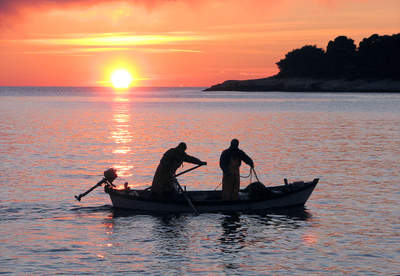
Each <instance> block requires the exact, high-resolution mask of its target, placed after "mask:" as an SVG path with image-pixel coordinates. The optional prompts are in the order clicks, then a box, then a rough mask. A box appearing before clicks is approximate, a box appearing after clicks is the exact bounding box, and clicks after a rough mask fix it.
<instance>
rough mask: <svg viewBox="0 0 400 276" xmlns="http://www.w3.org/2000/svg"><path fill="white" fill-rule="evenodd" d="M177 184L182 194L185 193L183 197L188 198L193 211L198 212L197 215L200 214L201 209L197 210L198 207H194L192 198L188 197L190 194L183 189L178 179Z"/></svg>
mask: <svg viewBox="0 0 400 276" xmlns="http://www.w3.org/2000/svg"><path fill="white" fill-rule="evenodd" d="M175 184H176V186H177V187H178V190H179V191H180V192H181V194H182V195H183V197H184V198H185V199H186V201H187V203H188V204H189V206H190V207H191V208H192V210H193V212H194V213H195V214H196V216H198V215H199V211H197V209H196V207H194V205H193V203H192V200H191V199H190V198H189V197H188V195H187V194H186V192H185V191H184V190H183V189H182V187H181V185H179V183H178V181H176V183H175Z"/></svg>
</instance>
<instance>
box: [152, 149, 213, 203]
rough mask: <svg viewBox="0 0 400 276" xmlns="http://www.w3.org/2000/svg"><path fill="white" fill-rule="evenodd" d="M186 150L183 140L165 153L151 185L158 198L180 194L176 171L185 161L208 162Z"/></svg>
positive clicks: (193, 162)
mask: <svg viewBox="0 0 400 276" xmlns="http://www.w3.org/2000/svg"><path fill="white" fill-rule="evenodd" d="M185 151H186V144H185V143H183V142H182V143H180V144H179V145H178V146H177V147H176V148H171V149H169V150H168V151H166V152H165V153H164V155H163V157H162V158H161V160H160V164H159V165H158V167H157V170H156V172H155V174H154V178H153V183H152V185H151V191H152V194H153V196H154V197H156V198H158V199H173V198H175V197H176V196H177V195H178V192H177V190H176V188H175V186H176V184H175V183H176V182H178V180H177V179H176V177H175V172H176V170H177V169H178V168H179V167H180V166H181V165H182V163H183V162H188V163H192V164H197V165H207V163H206V162H203V161H201V160H200V159H197V158H196V157H193V156H190V155H188V154H186V152H185Z"/></svg>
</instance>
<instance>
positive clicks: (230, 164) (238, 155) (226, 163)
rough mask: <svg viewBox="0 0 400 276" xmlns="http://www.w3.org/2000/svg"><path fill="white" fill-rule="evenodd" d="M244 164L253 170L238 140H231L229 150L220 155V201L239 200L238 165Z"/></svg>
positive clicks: (251, 163)
mask: <svg viewBox="0 0 400 276" xmlns="http://www.w3.org/2000/svg"><path fill="white" fill-rule="evenodd" d="M242 161H243V162H245V163H246V164H247V165H249V166H250V167H251V168H254V163H253V160H252V159H251V158H250V157H249V156H248V155H247V154H246V153H245V152H244V151H242V150H241V149H239V140H238V139H233V140H232V141H231V145H230V147H229V148H227V149H226V150H224V151H223V152H222V153H221V157H220V159H219V166H220V168H221V169H222V172H223V176H222V200H239V189H240V170H239V168H240V165H241V163H242Z"/></svg>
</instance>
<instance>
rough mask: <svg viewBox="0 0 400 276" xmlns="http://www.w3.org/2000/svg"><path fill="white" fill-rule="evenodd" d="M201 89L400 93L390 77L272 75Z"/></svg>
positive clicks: (398, 87) (232, 81) (395, 82)
mask: <svg viewBox="0 0 400 276" xmlns="http://www.w3.org/2000/svg"><path fill="white" fill-rule="evenodd" d="M203 91H243V92H272V91H275V92H341V93H346V92H350V93H354V92H370V93H373V92H378V93H379V92H381V93H382V92H383V93H385V92H386V93H400V81H394V80H390V79H375V80H372V79H369V80H367V79H355V80H346V79H317V78H279V77H277V76H272V77H268V78H262V79H252V80H228V81H224V82H223V83H219V84H216V85H213V86H211V87H209V88H206V89H204V90H203Z"/></svg>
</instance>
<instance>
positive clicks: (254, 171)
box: [251, 168, 261, 183]
mask: <svg viewBox="0 0 400 276" xmlns="http://www.w3.org/2000/svg"><path fill="white" fill-rule="evenodd" d="M251 170H252V171H253V173H254V176H255V177H256V179H257V181H258V182H260V183H261V181H260V179H258V176H257V173H256V170H255V169H254V168H252V169H251Z"/></svg>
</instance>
